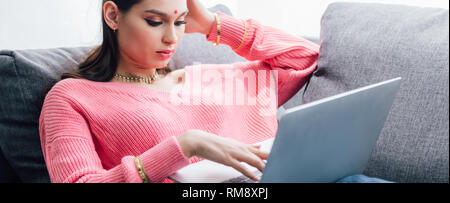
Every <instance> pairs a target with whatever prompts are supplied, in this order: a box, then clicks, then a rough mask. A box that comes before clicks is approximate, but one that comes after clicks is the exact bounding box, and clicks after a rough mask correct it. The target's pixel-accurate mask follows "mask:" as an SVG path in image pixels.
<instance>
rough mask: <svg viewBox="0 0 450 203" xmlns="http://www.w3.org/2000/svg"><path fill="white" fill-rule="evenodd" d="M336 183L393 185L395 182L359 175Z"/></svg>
mask: <svg viewBox="0 0 450 203" xmlns="http://www.w3.org/2000/svg"><path fill="white" fill-rule="evenodd" d="M336 183H393V182H391V181H387V180H383V179H379V178H371V177H367V176H365V175H362V174H358V175H352V176H349V177H345V178H342V179H340V180H338V181H337V182H336Z"/></svg>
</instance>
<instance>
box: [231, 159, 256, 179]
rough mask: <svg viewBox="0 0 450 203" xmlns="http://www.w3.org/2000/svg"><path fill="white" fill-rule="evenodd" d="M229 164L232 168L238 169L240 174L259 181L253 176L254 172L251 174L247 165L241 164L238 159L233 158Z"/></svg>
mask: <svg viewBox="0 0 450 203" xmlns="http://www.w3.org/2000/svg"><path fill="white" fill-rule="evenodd" d="M231 166H232V167H233V168H235V169H236V170H238V171H239V172H241V173H242V174H244V175H245V176H247V177H249V178H250V179H252V180H254V181H259V179H258V178H257V177H256V176H255V174H253V173H252V172H250V171H249V170H248V169H247V167H245V166H244V165H242V164H241V163H240V162H239V161H237V160H233V161H232V164H231Z"/></svg>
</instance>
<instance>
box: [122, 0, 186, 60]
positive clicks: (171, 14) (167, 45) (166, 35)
mask: <svg viewBox="0 0 450 203" xmlns="http://www.w3.org/2000/svg"><path fill="white" fill-rule="evenodd" d="M186 12H187V5H186V0H142V1H141V2H140V3H138V4H135V5H134V6H133V7H132V8H131V9H130V10H129V11H128V12H127V13H125V14H121V15H120V18H119V22H120V23H119V24H118V31H117V33H118V34H117V36H118V42H119V49H120V54H121V59H123V60H126V61H127V62H128V63H132V64H134V65H136V66H138V67H139V68H145V69H149V68H164V67H166V66H167V64H168V63H169V61H170V58H171V56H168V55H164V54H159V53H158V52H159V51H164V50H172V51H173V52H172V54H173V53H174V52H175V50H176V48H177V47H178V44H179V43H180V41H181V39H182V37H183V35H184V31H185V22H184V18H185V16H186V15H187V13H186Z"/></svg>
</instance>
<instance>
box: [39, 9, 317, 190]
mask: <svg viewBox="0 0 450 203" xmlns="http://www.w3.org/2000/svg"><path fill="white" fill-rule="evenodd" d="M218 14H219V17H220V20H221V23H222V34H221V44H225V45H228V46H230V47H231V48H233V49H234V48H237V47H238V46H239V45H240V44H241V40H242V36H243V35H244V21H242V20H237V19H235V18H233V17H231V16H228V15H226V14H223V13H220V12H218ZM246 22H247V25H248V32H247V35H246V37H245V42H244V45H243V46H242V48H241V49H240V50H238V51H236V53H237V54H239V55H240V56H242V57H245V58H246V59H248V60H249V61H248V62H241V63H235V64H225V65H201V67H199V66H188V67H186V68H185V69H186V75H190V76H189V77H188V76H186V77H187V78H186V84H190V85H191V86H189V87H188V88H187V89H183V95H185V94H186V93H184V92H185V91H186V90H193V89H194V87H197V88H198V87H199V86H198V85H201V84H203V85H204V86H201V89H202V91H206V90H211V89H213V90H214V91H210V92H212V93H213V94H214V95H219V96H220V95H222V96H224V97H226V96H227V95H228V96H229V95H230V94H229V93H230V92H227V91H225V90H224V89H220V88H217V87H218V86H214V85H210V86H208V85H207V84H211V83H208V82H206V81H208V80H206V81H204V80H203V79H202V80H200V81H199V80H194V79H195V77H193V75H195V73H194V72H193V70H201V72H202V73H204V72H205V71H208V70H216V71H218V72H219V73H225V71H226V70H235V71H236V70H238V71H242V72H245V71H246V70H254V71H258V70H277V71H278V72H277V74H278V77H277V79H278V80H277V81H275V83H274V84H277V85H276V88H277V89H278V90H277V92H275V93H277V94H276V95H275V97H272V96H270V95H269V96H266V97H261V98H263V100H264V101H265V102H267V103H266V104H259V101H260V100H258V102H257V104H256V105H253V104H252V105H250V104H247V105H239V104H237V103H232V105H230V104H226V105H225V104H224V103H222V104H220V103H214V102H212V100H211V98H210V97H212V96H204V95H202V94H196V93H195V90H194V91H190V95H191V96H192V97H190V98H195V99H192V100H190V101H193V100H196V102H197V103H194V102H192V103H190V104H189V103H188V104H184V103H181V104H180V103H177V104H176V103H174V102H172V101H173V100H171V99H173V96H172V95H173V94H170V93H169V92H163V91H157V90H154V89H150V88H147V87H144V86H138V85H134V84H129V83H118V82H94V81H89V80H85V79H65V80H62V81H60V82H58V83H57V84H56V85H55V86H54V87H53V88H52V89H51V90H50V92H49V93H48V94H47V96H46V98H45V101H44V105H43V108H42V111H41V115H40V119H39V133H40V137H41V144H42V150H43V154H44V157H45V161H46V164H47V168H48V171H49V174H50V177H51V181H52V182H142V180H141V178H140V176H139V174H138V172H137V170H136V166H135V164H134V157H135V156H138V155H139V156H140V157H141V160H142V162H143V166H144V168H145V170H146V171H147V173H148V175H149V178H150V180H151V181H152V182H172V181H170V180H169V179H168V178H167V177H168V176H169V175H171V174H172V173H174V172H175V171H177V170H179V169H181V168H183V167H185V166H186V165H188V164H190V163H194V162H197V161H199V160H201V159H199V158H197V157H194V158H191V159H187V158H186V157H185V156H184V155H183V153H182V151H181V148H180V146H179V144H178V142H177V140H176V139H175V138H176V136H179V135H181V134H183V133H184V132H186V131H187V130H189V129H198V130H203V131H206V132H209V133H212V134H216V135H218V136H223V137H230V138H233V139H236V140H238V141H240V142H244V143H249V144H250V143H256V142H260V141H263V140H266V139H268V138H272V137H274V136H275V134H276V131H277V127H278V126H277V120H276V115H275V112H276V110H277V107H279V106H281V105H283V104H284V103H285V102H286V101H288V100H289V99H290V98H291V97H292V96H293V95H295V93H296V92H297V91H298V90H300V89H301V87H302V86H303V85H304V84H305V83H306V81H307V78H308V76H309V75H310V74H311V73H312V72H313V71H314V68H315V67H316V65H317V59H318V53H319V47H318V46H317V45H316V44H313V43H311V42H309V41H307V40H304V39H302V38H299V37H296V36H292V35H289V34H286V33H285V32H283V31H281V30H278V29H275V28H272V27H268V26H263V25H261V24H259V23H258V22H257V21H255V20H253V19H249V20H246ZM216 37H217V26H213V28H212V30H211V32H210V34H208V35H207V36H206V39H207V40H208V41H210V42H215V41H216ZM217 57H220V55H217ZM242 75H243V74H236V75H235V76H234V79H235V80H236V81H238V80H244V79H243V76H242ZM268 75H270V74H268ZM191 76H192V78H191ZM216 76H217V75H216ZM218 77H219V80H216V82H218V83H222V84H224V83H225V82H226V81H224V79H225V77H220V75H219V76H218ZM271 78H272V79H273V78H275V77H269V79H267V78H266V79H267V83H266V84H264V83H261V84H264V86H263V87H262V89H258V91H257V93H256V94H258V95H259V94H262V92H264V91H262V90H267V91H271V92H272V93H274V91H276V89H275V88H273V87H270V80H271ZM216 79H217V77H216ZM209 82H210V81H209ZM247 82H248V80H247ZM213 83H215V82H213ZM245 84H246V85H245V87H248V83H245ZM258 84H259V83H258ZM185 86H186V85H185ZM185 86H183V87H185ZM189 88H192V89H189ZM214 88H215V89H214ZM258 88H261V87H260V86H258ZM233 91H236V90H234V89H233ZM242 91H243V94H244V95H245V96H246V98H255V97H257V96H258V95H255V94H252V93H253V91H250V90H248V89H247V88H245V89H244V90H241V92H240V93H242ZM234 93H236V92H234ZM178 95H180V94H178ZM180 98H181V96H180ZM224 99H226V98H224ZM215 101H216V100H215ZM217 101H218V100H217ZM233 101H234V100H233ZM246 101H247V100H246ZM274 104H275V105H274ZM264 112H265V113H264Z"/></svg>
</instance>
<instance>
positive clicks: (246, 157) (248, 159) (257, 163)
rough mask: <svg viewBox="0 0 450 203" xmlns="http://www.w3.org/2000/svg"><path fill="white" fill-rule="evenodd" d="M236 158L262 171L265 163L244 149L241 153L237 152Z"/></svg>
mask: <svg viewBox="0 0 450 203" xmlns="http://www.w3.org/2000/svg"><path fill="white" fill-rule="evenodd" d="M236 159H237V160H238V161H241V162H245V163H248V164H249V165H251V166H253V167H255V168H257V169H258V170H259V171H261V172H262V171H263V170H264V167H265V165H266V164H265V163H264V162H263V161H262V160H261V158H259V157H258V156H256V155H255V154H254V153H252V152H251V151H247V150H245V151H244V153H242V154H238V155H237V156H236Z"/></svg>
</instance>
